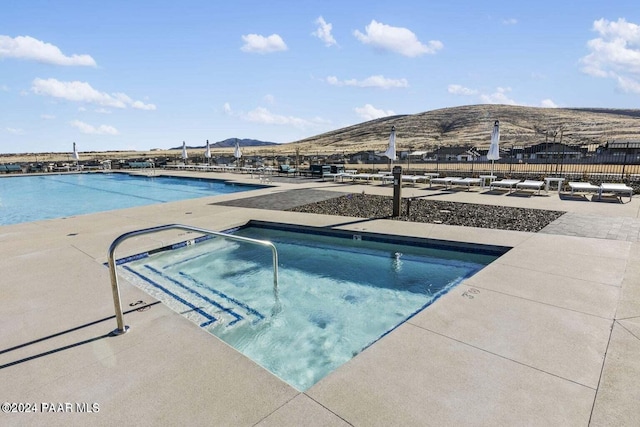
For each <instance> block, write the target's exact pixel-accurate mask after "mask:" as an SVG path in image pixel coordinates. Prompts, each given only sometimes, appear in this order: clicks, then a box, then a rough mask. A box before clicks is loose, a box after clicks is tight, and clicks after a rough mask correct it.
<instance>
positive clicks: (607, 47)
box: [580, 18, 640, 93]
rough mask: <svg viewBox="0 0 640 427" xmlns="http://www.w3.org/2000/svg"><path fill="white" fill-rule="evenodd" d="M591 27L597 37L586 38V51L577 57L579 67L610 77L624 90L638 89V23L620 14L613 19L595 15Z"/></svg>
mask: <svg viewBox="0 0 640 427" xmlns="http://www.w3.org/2000/svg"><path fill="white" fill-rule="evenodd" d="M593 31H595V32H597V33H598V35H599V37H598V38H595V39H592V40H589V41H588V42H587V47H588V48H589V51H590V53H589V54H588V55H586V56H584V57H583V58H581V60H580V62H581V63H582V64H583V67H582V71H583V72H584V73H586V74H589V75H591V76H594V77H603V78H611V79H614V80H615V81H616V82H617V83H618V88H619V89H621V90H623V91H625V92H634V93H640V88H639V85H640V84H639V83H638V78H640V26H639V25H637V24H634V23H631V22H627V21H626V20H625V19H624V18H620V19H618V20H617V21H615V22H613V21H608V20H606V19H599V20H597V21H594V23H593ZM636 76H637V77H636Z"/></svg>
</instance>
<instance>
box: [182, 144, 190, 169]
mask: <svg viewBox="0 0 640 427" xmlns="http://www.w3.org/2000/svg"><path fill="white" fill-rule="evenodd" d="M188 158H189V155H188V154H187V144H186V143H185V142H184V141H182V160H184V163H185V164H187V159H188Z"/></svg>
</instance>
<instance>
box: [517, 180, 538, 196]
mask: <svg viewBox="0 0 640 427" xmlns="http://www.w3.org/2000/svg"><path fill="white" fill-rule="evenodd" d="M542 187H544V181H533V180H530V179H526V180H524V181H523V182H519V183H517V184H516V190H519V189H528V190H538V194H540V190H542Z"/></svg>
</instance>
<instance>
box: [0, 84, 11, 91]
mask: <svg viewBox="0 0 640 427" xmlns="http://www.w3.org/2000/svg"><path fill="white" fill-rule="evenodd" d="M0 91H2V92H9V86H7V85H0Z"/></svg>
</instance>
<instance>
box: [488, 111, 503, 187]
mask: <svg viewBox="0 0 640 427" xmlns="http://www.w3.org/2000/svg"><path fill="white" fill-rule="evenodd" d="M487 160H491V175H492V176H493V162H494V161H495V160H500V122H499V121H498V120H496V121H495V122H494V123H493V130H492V131H491V146H490V147H489V152H488V153H487Z"/></svg>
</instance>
